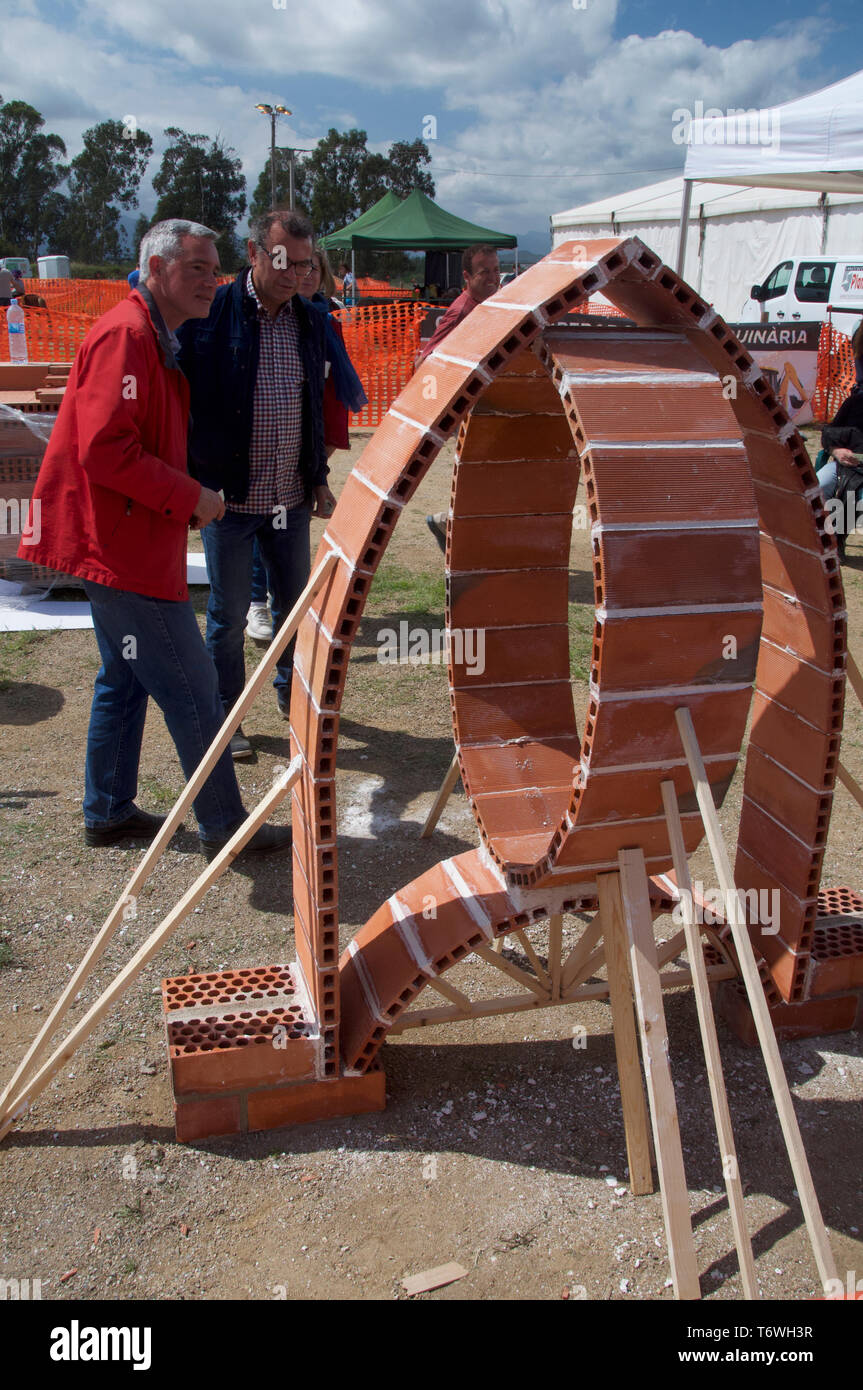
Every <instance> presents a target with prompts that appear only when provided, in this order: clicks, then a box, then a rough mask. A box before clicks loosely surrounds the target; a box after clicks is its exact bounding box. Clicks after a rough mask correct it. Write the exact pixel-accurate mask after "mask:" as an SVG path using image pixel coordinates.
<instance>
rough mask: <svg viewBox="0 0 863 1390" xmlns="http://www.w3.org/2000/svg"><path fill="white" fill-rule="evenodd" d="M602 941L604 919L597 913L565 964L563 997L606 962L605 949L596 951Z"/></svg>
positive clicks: (561, 979)
mask: <svg viewBox="0 0 863 1390" xmlns="http://www.w3.org/2000/svg"><path fill="white" fill-rule="evenodd" d="M601 939H602V918H601V916H600V914H599V913H598V912H597V913H596V915H595V917H594V918H593V921H592V922H588V924H587V926H586V927H585V929H584V931H583V932H582V933H581V936H580V937H579V938H578V940H577V941H576V943H575V945H574V946H573V948H572V950H571V951H570V953H569V955H568V956H567V958H566V960H565V961H564V963H563V968H562V970H561V972H560V990H561V994H562V995H566V994H569V992H570V990H572V989H575V987H576V985H580V984H581V982H582V980H586V979H587V978H588V977H589V976H590V975H592V974H593V972H594V970H597V969H598V968H599V966H600V965H602V964H603V963H604V962H605V947H604V946H600V948H599V950H594V947H595V946H596V944H597V942H599V941H601Z"/></svg>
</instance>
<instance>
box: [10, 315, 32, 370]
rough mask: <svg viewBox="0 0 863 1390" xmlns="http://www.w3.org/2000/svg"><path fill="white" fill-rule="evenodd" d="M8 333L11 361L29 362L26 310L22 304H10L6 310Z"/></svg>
mask: <svg viewBox="0 0 863 1390" xmlns="http://www.w3.org/2000/svg"><path fill="white" fill-rule="evenodd" d="M6 331H7V333H8V334H9V361H10V362H29V360H30V359H29V357H28V355H27V330H26V329H25V327H24V310H23V309H22V308H21V306H20V304H10V305H9V308H8V309H7V310H6Z"/></svg>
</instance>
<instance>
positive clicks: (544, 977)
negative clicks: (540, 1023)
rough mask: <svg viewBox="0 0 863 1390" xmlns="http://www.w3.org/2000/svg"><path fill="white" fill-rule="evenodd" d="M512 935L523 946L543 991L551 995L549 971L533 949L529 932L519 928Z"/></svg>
mask: <svg viewBox="0 0 863 1390" xmlns="http://www.w3.org/2000/svg"><path fill="white" fill-rule="evenodd" d="M512 935H513V936H514V937H515V939H516V941H517V942H518V944H519V945H520V946H521V949H522V950H523V951H524V954H525V955H526V956H527V958H528V960H529V961H530V964H531V966H532V967H533V972H534V974H535V975H536V978H537V979H538V980H539V983H540V984H541V985H542V987H543V989H544V990H546V992H547V993H548V994H551V992H552V989H551V976H550V975H549V974H548V971H547V970H546V969H545V967H544V966H543V963H542V961H541V960H540V958H539V956H538V955H537V954H536V951H535V950H534V949H533V947H532V946H531V944H530V942H529V941H528V938H527V932H525V931H524V930H523V929H522V928H521V927H519V929H518V931H514V932H513V933H512Z"/></svg>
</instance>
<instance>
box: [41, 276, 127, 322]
mask: <svg viewBox="0 0 863 1390" xmlns="http://www.w3.org/2000/svg"><path fill="white" fill-rule="evenodd" d="M24 285H25V288H26V290H27V293H28V294H38V295H41V296H42V298H43V299H44V300H45V303H46V304H47V305H48V308H49V309H54V310H57V311H58V312H59V313H62V314H89V315H90V317H91V318H94V319H95V318H98V317H99V315H100V314H104V313H106V312H107V311H108V309H113V307H114V305H115V304H119V303H120V300H121V299H125V298H126V296H127V294H128V293H129V283H128V281H127V280H25V281H24Z"/></svg>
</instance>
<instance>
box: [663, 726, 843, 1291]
mask: <svg viewBox="0 0 863 1390" xmlns="http://www.w3.org/2000/svg"><path fill="white" fill-rule="evenodd" d="M674 717H675V719H676V720H677V727H678V729H679V730H680V737H681V740H682V742H683V747H684V751H685V753H686V761H687V763H688V764H689V771H690V773H691V775H692V782H693V786H694V787H695V794H696V797H697V798H698V806H699V809H700V811H701V818H702V820H703V821H704V829H705V832H706V834H707V843H708V845H709V846H710V854H711V857H712V859H713V867H714V869H715V870H716V876H717V878H718V879H719V886H720V888H721V889H722V892H723V894H724V895H725V901H726V902H728V903H731V904H732V905H733V906H734V907H736V911H733V912H732V913H731V922H730V924H729V925H730V927H731V935H732V938H733V940H734V945H735V947H736V950H737V959H738V961H739V963H740V973H741V975H742V976H743V983H744V985H745V986H746V994H747V998H748V999H749V1007H750V1009H751V1010H752V1017H753V1019H754V1020H755V1028H756V1031H757V1033H758V1041H759V1042H760V1044H761V1052H762V1054H763V1057H764V1064H765V1066H766V1068H767V1076H768V1079H769V1081H770V1089H771V1090H772V1092H773V1100H774V1102H775V1105H776V1110H777V1113H778V1115H779V1123H780V1125H781V1127H782V1134H783V1137H784V1139H785V1147H786V1148H787V1150H788V1157H789V1159H790V1161H791V1168H792V1171H793V1173H794V1179H795V1182H796V1184H797V1191H798V1193H799V1194H800V1203H801V1206H802V1207H803V1216H804V1219H805V1221H806V1228H807V1230H808V1232H809V1240H810V1242H811V1244H812V1252H813V1254H814V1256H815V1263H816V1265H817V1266H818V1273H819V1276H820V1278H821V1282H822V1284H826V1283H827V1282H828V1281H829V1280H831V1279H835V1278H836V1265H835V1262H834V1259H833V1252H832V1251H831V1249H830V1242H829V1240H828V1239H827V1229H826V1227H825V1225H824V1218H823V1217H822V1215H821V1208H820V1207H819V1205H818V1197H817V1196H816V1193H815V1185H814V1183H813V1182H812V1174H811V1173H810V1171H809V1164H808V1162H807V1160H806V1150H805V1149H804V1147H803V1140H802V1138H801V1135H800V1127H799V1125H798V1123H797V1116H796V1115H795V1113H794V1105H793V1102H792V1100H791V1092H790V1091H789V1089H788V1081H787V1079H786V1076H785V1071H784V1069H783V1066H782V1058H781V1057H780V1055H779V1045H778V1044H777V1042H776V1034H775V1033H774V1031H773V1024H772V1022H771V1020H770V1011H769V1009H768V1007H767V1000H766V999H765V997H764V989H763V987H762V984H761V980H760V977H759V974H758V966H757V965H756V963H755V954H754V952H753V950H752V942H751V941H750V940H749V932H748V930H747V928H746V925H745V921H746V918H745V912H744V909H743V905H742V903H741V902H740V898H739V896H738V894H737V888H736V885H735V883H734V875H733V874H732V872H731V864H730V862H729V859H728V852H727V850H726V848H725V842H724V840H723V838H722V831H721V829H720V826H719V817H718V816H717V814H716V807H715V806H714V804H713V796H712V794H711V791H710V784H709V783H708V781H707V773H706V772H705V770H704V762H703V760H702V757H701V750H700V748H699V747H698V741H697V739H696V737H695V728H694V726H693V723H692V716H691V714H690V713H689V710H688V709H686V708H685V707H682V708H680V709H678V710H675V715H674Z"/></svg>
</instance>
